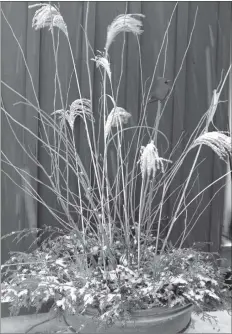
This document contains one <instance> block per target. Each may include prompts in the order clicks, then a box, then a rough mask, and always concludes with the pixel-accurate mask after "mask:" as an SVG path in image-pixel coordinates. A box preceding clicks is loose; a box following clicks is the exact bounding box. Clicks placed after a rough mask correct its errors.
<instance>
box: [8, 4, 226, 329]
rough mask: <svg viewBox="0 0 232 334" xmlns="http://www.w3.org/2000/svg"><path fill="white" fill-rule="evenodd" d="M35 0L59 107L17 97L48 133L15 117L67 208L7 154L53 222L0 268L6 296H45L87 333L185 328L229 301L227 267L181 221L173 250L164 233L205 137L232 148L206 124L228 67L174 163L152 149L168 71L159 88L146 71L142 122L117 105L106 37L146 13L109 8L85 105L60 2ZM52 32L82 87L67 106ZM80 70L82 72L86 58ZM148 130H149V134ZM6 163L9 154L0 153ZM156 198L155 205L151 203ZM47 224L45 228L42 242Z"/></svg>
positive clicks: (33, 302) (133, 26)
mask: <svg viewBox="0 0 232 334" xmlns="http://www.w3.org/2000/svg"><path fill="white" fill-rule="evenodd" d="M36 6H38V7H39V8H38V9H37V10H36V12H35V15H34V18H33V22H32V25H33V27H34V28H35V29H40V28H44V27H48V28H49V29H50V31H51V38H52V45H53V51H54V60H55V65H56V75H55V80H56V83H57V85H56V88H55V89H56V93H57V94H60V100H61V109H59V110H56V108H54V109H55V110H53V111H52V112H51V113H50V114H47V113H45V112H44V111H43V110H42V109H41V108H40V106H39V104H38V105H33V104H32V103H31V102H30V101H28V100H27V99H26V98H25V99H24V101H23V102H24V103H25V102H26V103H27V104H29V105H30V106H31V107H32V108H34V110H35V111H36V112H37V113H38V115H39V116H40V120H41V124H42V127H43V132H44V135H43V136H41V137H38V136H37V134H34V133H32V132H31V131H30V129H28V128H27V127H26V126H24V125H22V126H23V128H24V129H25V130H26V131H28V132H29V133H30V134H31V135H32V136H34V137H35V138H36V139H37V140H38V141H40V142H41V143H42V144H43V146H44V147H45V149H46V150H47V152H48V155H49V157H50V159H51V173H49V171H47V170H46V169H44V167H43V166H42V165H41V163H40V162H39V161H38V160H36V158H35V157H34V156H33V157H32V156H30V154H29V153H28V155H29V156H30V157H31V158H32V159H33V161H34V162H36V163H37V164H38V167H39V168H41V169H42V170H43V172H44V174H45V175H46V176H47V178H48V184H46V187H47V188H48V189H49V190H50V191H52V192H53V193H54V194H55V196H56V197H57V200H58V202H59V205H60V209H61V210H62V211H63V213H62V214H59V212H58V210H55V209H53V208H51V207H49V206H48V204H47V203H46V202H45V201H44V200H43V198H41V197H40V196H39V194H38V193H37V192H36V189H32V187H31V186H30V184H29V182H28V179H27V177H26V175H25V173H24V172H22V171H21V170H20V169H19V168H17V167H16V166H14V165H12V164H11V166H12V167H13V168H14V169H15V170H16V172H18V173H19V174H20V176H21V177H22V179H23V180H24V182H25V184H27V187H25V191H27V192H28V194H30V195H32V196H34V197H36V199H37V200H38V201H39V202H40V203H42V204H43V205H45V207H47V209H48V210H49V212H50V213H51V214H52V215H53V216H54V217H55V218H56V220H57V224H60V228H56V229H52V228H47V227H45V228H44V229H43V230H42V231H40V230H39V229H35V230H31V232H32V233H35V232H36V233H38V232H39V233H40V235H39V237H38V238H37V240H36V242H37V243H38V244H39V247H38V248H36V249H35V250H34V251H31V252H28V253H14V254H12V255H11V257H10V259H9V260H8V261H7V262H6V263H5V264H4V265H3V266H2V269H3V277H4V280H3V283H2V298H3V299H5V300H8V301H10V303H11V311H12V313H13V314H17V313H18V312H19V310H20V308H22V307H36V310H37V311H39V309H40V308H41V306H42V305H43V304H44V303H47V302H52V307H51V309H52V310H53V311H55V312H56V314H57V316H58V315H62V317H63V318H64V320H65V322H66V323H67V324H68V325H69V326H70V329H71V330H72V331H80V332H83V333H84V332H85V331H87V332H90V331H91V332H95V331H96V330H97V328H98V327H99V326H96V323H97V324H100V328H101V331H107V332H112V333H117V332H118V331H119V329H120V328H121V327H122V326H123V330H124V331H127V332H131V333H132V332H134V331H137V330H138V331H142V332H146V333H160V332H165V333H179V332H181V331H182V332H183V331H184V330H185V329H186V328H187V327H188V326H189V323H190V320H191V312H192V311H193V308H194V309H195V311H197V312H203V313H204V314H207V311H209V310H213V309H215V308H216V309H218V308H223V307H224V308H225V307H226V306H225V305H226V304H225V303H226V301H227V294H226V292H225V289H223V287H224V286H223V275H222V273H221V272H220V269H219V266H218V265H217V261H216V260H215V259H214V257H213V255H212V254H210V253H204V252H202V251H201V250H199V249H197V248H195V247H192V248H188V249H186V248H184V247H183V244H184V241H185V239H186V237H187V235H188V234H187V228H188V226H186V227H185V229H184V230H183V233H182V235H181V237H180V244H179V247H178V248H176V247H174V246H173V245H172V244H171V243H170V234H171V231H172V230H173V227H174V225H175V224H176V222H177V221H178V218H179V217H180V216H181V215H182V214H183V213H184V212H186V210H187V209H188V206H189V205H190V204H191V202H192V201H194V200H195V199H196V198H197V197H199V196H200V193H199V194H197V195H196V196H195V197H194V198H193V199H192V200H191V201H190V202H189V203H186V198H187V197H188V196H187V191H189V189H188V188H189V185H190V181H191V179H192V176H193V173H194V170H195V167H196V166H197V163H198V158H199V154H200V152H201V148H202V146H203V145H207V146H209V147H210V148H211V149H213V151H214V152H215V153H216V154H217V155H218V156H219V158H221V159H222V160H224V161H227V158H228V156H229V155H230V154H231V138H230V137H229V135H228V134H227V133H225V132H220V131H212V132H210V131H209V126H210V124H211V122H212V121H213V117H214V114H215V112H216V109H217V105H218V102H219V97H220V94H221V91H222V89H223V86H224V84H225V81H226V79H227V77H228V75H229V72H230V70H231V67H230V68H229V69H228V71H227V73H226V75H225V77H224V79H223V81H222V83H220V85H219V87H218V88H217V89H216V90H214V92H213V98H212V103H211V105H210V107H209V109H208V110H207V112H206V113H205V115H204V116H203V117H202V119H201V120H200V121H199V124H198V126H197V128H196V129H195V131H194V132H193V134H192V135H191V137H190V139H189V141H188V143H187V145H186V147H185V149H184V150H183V152H182V153H181V154H180V156H179V157H178V158H177V160H176V161H173V151H172V152H171V154H170V155H169V156H168V157H160V155H159V151H158V148H157V146H158V145H157V141H158V134H159V133H160V132H159V122H160V118H161V117H162V113H163V110H164V109H165V106H166V104H167V101H168V99H169V97H170V95H171V93H172V90H173V87H172V88H171V87H169V86H168V85H169V83H168V80H166V79H164V78H160V79H158V81H157V82H156V90H155V97H152V96H151V87H152V84H153V81H154V76H155V73H154V75H153V79H152V82H151V84H150V87H149V90H148V92H147V93H146V92H145V90H144V87H143V98H142V103H141V110H142V113H141V117H140V119H139V120H138V124H137V125H136V126H129V120H130V118H131V114H130V113H129V112H128V111H126V110H125V109H124V108H123V107H122V106H119V105H118V101H117V92H115V90H114V89H113V83H112V73H111V64H110V56H109V54H110V46H111V45H112V43H113V41H114V39H115V38H116V37H117V35H118V34H120V33H126V32H128V33H133V34H134V35H135V36H136V37H138V35H140V34H141V33H142V29H141V28H142V21H141V20H142V18H143V15H141V14H123V15H119V16H118V17H116V18H115V20H114V21H113V22H112V23H111V25H110V26H109V27H108V30H107V38H106V43H105V48H104V51H103V52H99V54H98V55H96V56H95V57H94V59H92V60H93V61H94V62H95V63H96V66H97V68H98V69H99V70H100V73H101V78H102V82H101V87H102V94H101V97H100V113H99V115H98V113H97V112H94V110H93V100H92V97H93V95H94V92H92V90H91V78H90V77H89V80H90V98H86V97H83V96H82V94H81V90H80V84H79V79H78V75H77V70H76V65H75V61H74V57H73V53H72V48H71V44H70V40H69V34H68V30H67V26H66V24H65V22H64V19H63V17H62V15H61V13H60V10H59V8H58V7H56V6H55V5H49V4H39V5H33V6H31V7H36ZM57 28H58V30H57ZM57 31H58V36H59V33H63V34H64V35H65V37H66V39H67V47H68V48H69V50H70V53H71V58H72V61H73V70H74V75H75V78H76V83H77V87H78V95H79V97H78V99H76V100H75V101H73V102H72V103H71V105H70V107H69V109H67V108H66V107H65V103H64V101H63V97H62V91H61V86H60V80H59V73H58V58H57V47H58V42H57V39H56V37H57V36H56V33H57ZM86 38H87V37H86ZM87 42H88V40H87ZM56 43H57V44H56ZM87 45H88V44H87ZM87 69H88V73H90V71H89V59H87ZM157 85H158V87H157ZM160 85H161V86H160ZM16 93H17V92H16ZM55 95H56V94H55ZM154 99H155V100H157V105H158V110H157V116H156V120H155V125H154V127H149V126H148V125H147V122H146V112H147V106H148V103H149V102H150V101H153V100H154ZM110 104H111V107H109V105H110ZM54 105H55V103H54ZM2 110H3V112H4V113H5V115H6V116H7V117H8V119H9V120H10V121H13V122H14V121H16V120H15V119H14V117H12V116H11V115H10V114H9V113H8V112H7V110H6V109H5V108H4V106H2ZM98 116H99V117H98ZM97 117H98V119H97ZM77 118H79V119H80V120H81V122H82V123H81V124H82V126H83V128H84V129H85V134H86V142H85V145H86V147H87V148H86V150H87V149H88V152H89V154H90V157H91V173H90V171H89V170H88V169H87V168H85V166H84V163H83V162H82V160H81V158H80V155H79V153H78V149H77V145H76V142H75V120H76V119H77ZM96 121H97V122H96ZM16 122H17V121H16ZM96 123H98V125H97V126H96ZM127 124H128V125H127ZM97 127H98V132H97ZM49 131H50V132H51V131H52V133H53V135H54V136H52V137H53V140H54V141H51V136H49ZM127 133H132V137H131V140H130V141H129V142H127V141H126V140H127ZM101 134H102V136H101ZM145 136H146V137H145ZM144 137H145V139H146V138H149V139H148V140H147V139H146V141H145V139H144ZM21 146H22V145H21ZM22 147H23V146H22ZM196 149H197V151H196V155H195V160H194V162H193V165H192V168H191V170H190V171H189V174H188V177H187V180H186V182H185V184H184V186H183V188H182V190H181V193H180V194H179V196H178V201H177V205H176V206H175V207H174V210H173V216H172V217H171V218H170V221H169V225H168V226H165V228H164V227H163V225H162V216H163V207H164V205H165V203H166V201H167V199H168V196H169V190H170V186H171V184H172V182H173V180H174V179H175V176H176V174H177V173H178V171H179V170H180V168H181V166H182V164H183V163H184V160H185V158H186V156H187V155H188V154H189V152H190V151H193V150H196ZM112 152H113V153H112ZM111 153H112V154H111ZM112 157H116V158H115V160H114V163H115V171H116V173H115V175H114V178H113V179H112V177H111V176H110V175H111V174H112V171H111V170H110V162H111V159H112ZM3 161H5V162H7V163H10V162H9V159H8V158H7V156H6V155H5V154H4V153H3ZM70 174H73V175H75V177H76V180H77V185H78V192H77V194H76V193H74V192H73V191H72V190H71V187H70V183H69V177H70ZM38 181H39V180H38ZM214 182H216V181H214ZM214 182H213V183H214ZM213 183H212V184H213ZM203 191H204V190H203ZM203 191H202V192H203ZM202 192H201V193H202ZM160 194H161V195H160ZM35 195H36V196H35ZM156 196H157V197H158V198H159V203H158V205H155V206H153V203H154V199H155V198H156ZM159 196H160V197H159ZM73 212H74V215H73ZM74 217H75V218H74ZM76 217H77V221H75V219H76ZM47 231H49V232H50V236H49V237H48V238H46V239H45V240H43V239H42V236H43V234H44V233H45V232H47ZM29 232H30V231H27V230H24V231H20V232H12V233H11V235H13V234H15V235H16V240H21V239H22V238H24V237H27V236H28V233H29ZM40 240H41V242H40ZM82 315H84V318H82Z"/></svg>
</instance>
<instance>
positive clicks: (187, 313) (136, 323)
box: [65, 304, 193, 334]
mask: <svg viewBox="0 0 232 334" xmlns="http://www.w3.org/2000/svg"><path fill="white" fill-rule="evenodd" d="M192 310H193V305H192V304H188V305H185V306H178V307H173V308H164V307H158V308H152V309H147V310H139V311H138V310H136V311H134V312H132V313H131V320H130V321H127V323H126V327H122V325H121V323H119V322H116V323H115V324H114V326H112V327H109V328H102V327H101V328H100V329H99V328H98V327H97V325H96V322H94V320H93V319H94V317H96V315H97V312H96V310H95V309H91V308H89V309H88V310H87V311H86V314H85V316H83V317H78V316H68V315H66V316H65V319H66V321H67V324H69V325H71V326H72V327H73V329H75V330H76V331H77V332H78V330H79V329H80V326H81V324H82V323H84V324H85V327H84V328H83V329H82V330H81V331H80V332H79V333H88V334H90V333H91V334H92V333H105V334H107V333H112V334H118V333H131V334H132V333H146V334H177V333H184V332H185V330H187V328H188V327H189V325H190V323H191V313H192Z"/></svg>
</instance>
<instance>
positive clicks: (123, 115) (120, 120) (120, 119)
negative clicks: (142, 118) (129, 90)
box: [105, 107, 131, 138]
mask: <svg viewBox="0 0 232 334" xmlns="http://www.w3.org/2000/svg"><path fill="white" fill-rule="evenodd" d="M130 117H131V114H130V113H129V112H127V111H126V110H125V109H123V108H120V107H115V108H113V109H112V110H111V112H110V113H109V115H108V117H107V120H106V124H105V135H106V138H107V137H108V135H109V133H110V130H111V128H112V127H117V126H120V124H127V122H128V119H129V118H130Z"/></svg>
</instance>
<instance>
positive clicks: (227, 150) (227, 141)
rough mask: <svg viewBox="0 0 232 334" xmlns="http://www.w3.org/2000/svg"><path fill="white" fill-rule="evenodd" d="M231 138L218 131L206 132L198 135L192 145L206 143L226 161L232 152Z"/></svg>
mask: <svg viewBox="0 0 232 334" xmlns="http://www.w3.org/2000/svg"><path fill="white" fill-rule="evenodd" d="M231 140H232V138H231V137H229V136H227V135H226V134H225V133H223V132H220V131H212V132H206V133H204V134H202V135H201V136H199V137H198V138H197V139H196V140H195V141H194V142H193V145H192V147H195V146H197V145H207V146H209V147H211V148H212V150H213V151H214V152H215V153H216V154H217V155H218V156H219V158H220V159H222V160H224V161H227V158H228V156H229V155H231V154H232V142H231Z"/></svg>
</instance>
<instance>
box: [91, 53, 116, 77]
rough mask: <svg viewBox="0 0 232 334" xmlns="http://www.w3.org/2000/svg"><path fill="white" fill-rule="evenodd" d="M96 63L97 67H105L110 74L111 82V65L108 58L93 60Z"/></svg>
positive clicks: (97, 57)
mask: <svg viewBox="0 0 232 334" xmlns="http://www.w3.org/2000/svg"><path fill="white" fill-rule="evenodd" d="M92 60H93V61H95V62H96V66H97V67H103V68H104V70H105V71H106V73H107V74H108V77H109V79H110V80H111V70H110V63H109V61H108V59H107V58H105V57H102V56H100V55H98V56H96V57H95V59H92Z"/></svg>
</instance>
